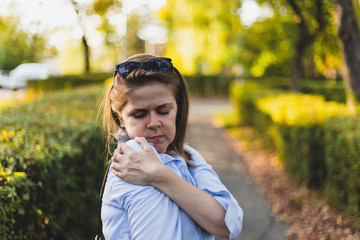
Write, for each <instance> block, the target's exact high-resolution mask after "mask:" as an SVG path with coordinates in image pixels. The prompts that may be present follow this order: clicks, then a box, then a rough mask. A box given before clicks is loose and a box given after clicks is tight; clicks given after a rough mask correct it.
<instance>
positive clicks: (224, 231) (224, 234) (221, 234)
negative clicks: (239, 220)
mask: <svg viewBox="0 0 360 240" xmlns="http://www.w3.org/2000/svg"><path fill="white" fill-rule="evenodd" d="M214 235H215V236H217V237H220V238H224V239H229V238H230V231H229V229H228V228H227V227H225V229H222V230H221V232H219V234H214Z"/></svg>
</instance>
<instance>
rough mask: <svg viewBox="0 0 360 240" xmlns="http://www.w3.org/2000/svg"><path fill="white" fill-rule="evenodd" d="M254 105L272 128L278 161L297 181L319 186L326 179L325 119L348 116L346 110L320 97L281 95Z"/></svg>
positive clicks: (267, 98)
mask: <svg viewBox="0 0 360 240" xmlns="http://www.w3.org/2000/svg"><path fill="white" fill-rule="evenodd" d="M256 106H257V107H258V109H260V110H261V111H262V112H263V113H265V114H268V115H269V116H270V117H271V119H272V121H273V123H274V126H275V129H276V131H275V133H276V135H277V136H276V137H274V142H275V145H276V150H277V152H278V155H279V157H280V159H281V160H282V161H283V162H284V163H285V168H286V169H287V170H289V171H290V172H291V173H292V175H294V176H295V177H296V178H297V179H299V180H301V181H303V182H306V183H307V184H309V185H310V186H315V187H319V186H321V185H322V184H323V183H324V181H325V177H326V168H325V157H324V147H325V145H324V141H323V138H324V129H323V124H324V121H325V119H327V118H329V117H333V116H340V115H343V116H348V115H350V112H349V111H348V109H347V108H346V107H345V106H343V105H341V104H338V103H335V102H326V101H325V100H324V98H323V97H322V96H316V95H305V94H298V95H295V94H282V95H278V96H276V97H266V98H262V99H259V100H258V101H257V102H256Z"/></svg>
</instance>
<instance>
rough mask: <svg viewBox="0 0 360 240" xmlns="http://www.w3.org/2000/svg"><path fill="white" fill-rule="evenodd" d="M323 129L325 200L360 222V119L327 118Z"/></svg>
mask: <svg viewBox="0 0 360 240" xmlns="http://www.w3.org/2000/svg"><path fill="white" fill-rule="evenodd" d="M324 128H325V134H324V135H325V136H324V141H325V146H326V148H325V159H326V169H327V170H328V178H327V181H326V186H325V192H326V195H327V198H328V200H329V203H330V204H331V205H332V206H333V207H335V208H338V209H341V210H345V211H346V212H347V213H349V214H350V215H353V216H357V217H358V219H359V223H360V205H359V203H360V158H359V156H360V119H359V117H353V118H347V119H346V118H341V117H336V118H330V119H328V120H327V121H326V122H325V127H324Z"/></svg>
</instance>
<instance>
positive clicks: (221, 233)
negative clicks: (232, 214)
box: [209, 219, 230, 239]
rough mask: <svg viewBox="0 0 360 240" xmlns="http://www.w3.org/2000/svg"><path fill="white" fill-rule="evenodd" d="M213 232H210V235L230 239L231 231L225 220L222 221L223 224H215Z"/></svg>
mask: <svg viewBox="0 0 360 240" xmlns="http://www.w3.org/2000/svg"><path fill="white" fill-rule="evenodd" d="M212 230H213V231H209V233H210V234H213V235H215V236H216V237H220V238H225V239H229V237H230V231H229V229H228V227H227V226H226V224H225V221H224V219H222V221H221V222H218V223H217V224H215V225H214V227H213V228H212Z"/></svg>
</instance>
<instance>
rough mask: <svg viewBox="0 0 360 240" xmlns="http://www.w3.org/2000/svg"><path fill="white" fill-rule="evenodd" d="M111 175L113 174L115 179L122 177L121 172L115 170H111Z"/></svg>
mask: <svg viewBox="0 0 360 240" xmlns="http://www.w3.org/2000/svg"><path fill="white" fill-rule="evenodd" d="M113 173H114V174H115V176H117V177H119V178H122V177H124V176H123V174H122V172H120V171H116V170H114V169H113Z"/></svg>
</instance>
